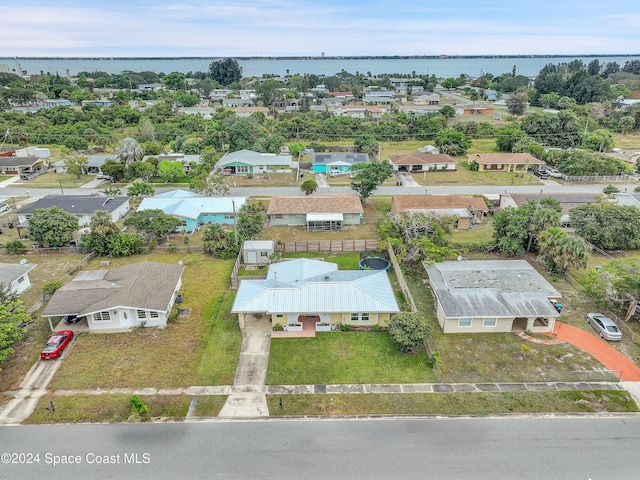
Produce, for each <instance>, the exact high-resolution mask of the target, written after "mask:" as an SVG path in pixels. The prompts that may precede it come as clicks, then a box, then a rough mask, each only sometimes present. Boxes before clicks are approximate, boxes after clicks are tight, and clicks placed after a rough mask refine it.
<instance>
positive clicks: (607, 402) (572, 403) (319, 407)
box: [267, 390, 638, 416]
mask: <svg viewBox="0 0 640 480" xmlns="http://www.w3.org/2000/svg"><path fill="white" fill-rule="evenodd" d="M625 396H626V392H625V391H620V390H593V391H591V390H590V391H560V392H558V391H548V392H502V393H426V394H425V393H404V394H376V393H364V394H331V395H286V396H284V395H282V396H277V395H273V396H267V404H268V406H269V413H270V415H271V416H282V415H416V414H418V415H499V414H509V413H523V414H527V413H595V412H602V411H605V412H637V411H638V407H637V405H636V403H635V402H634V401H630V402H627V400H626V398H625ZM280 398H282V407H283V408H282V410H281V409H280V405H279V401H280Z"/></svg>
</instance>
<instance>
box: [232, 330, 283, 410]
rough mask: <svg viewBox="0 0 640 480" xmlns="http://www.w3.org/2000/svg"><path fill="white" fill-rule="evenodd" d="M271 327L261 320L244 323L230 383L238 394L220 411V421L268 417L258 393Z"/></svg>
mask: <svg viewBox="0 0 640 480" xmlns="http://www.w3.org/2000/svg"><path fill="white" fill-rule="evenodd" d="M270 348H271V324H270V323H269V322H268V321H266V320H265V319H261V320H253V321H249V320H247V321H245V327H244V329H243V330H242V348H241V350H240V358H239V359H238V367H237V368H236V376H235V378H234V381H233V384H234V386H236V387H240V389H241V390H242V393H241V394H232V395H229V397H228V398H227V401H226V403H225V404H224V406H223V407H222V410H221V411H220V414H219V417H222V418H256V417H268V416H269V408H268V407H267V398H266V396H265V395H264V394H263V393H261V392H262V391H263V389H262V388H261V387H263V386H264V384H265V381H266V379H267V368H268V366H269V350H270Z"/></svg>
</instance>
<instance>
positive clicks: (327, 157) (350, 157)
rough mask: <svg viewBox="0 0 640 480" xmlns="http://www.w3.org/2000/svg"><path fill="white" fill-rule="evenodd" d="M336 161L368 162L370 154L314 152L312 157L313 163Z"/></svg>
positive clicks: (326, 163)
mask: <svg viewBox="0 0 640 480" xmlns="http://www.w3.org/2000/svg"><path fill="white" fill-rule="evenodd" d="M335 162H343V163H347V164H349V165H353V164H355V163H368V162H369V155H367V154H366V153H314V154H313V155H312V157H311V163H312V164H313V165H330V164H332V163H335Z"/></svg>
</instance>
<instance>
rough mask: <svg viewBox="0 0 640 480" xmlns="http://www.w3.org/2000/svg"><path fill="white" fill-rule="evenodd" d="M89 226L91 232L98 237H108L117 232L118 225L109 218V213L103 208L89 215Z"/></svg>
mask: <svg viewBox="0 0 640 480" xmlns="http://www.w3.org/2000/svg"><path fill="white" fill-rule="evenodd" d="M89 228H91V233H92V234H93V235H96V236H98V237H108V236H109V235H112V234H114V233H117V232H118V227H117V226H116V224H115V223H113V220H111V215H109V213H108V212H106V211H104V210H98V211H97V212H96V213H94V214H93V215H92V216H91V223H90V224H89Z"/></svg>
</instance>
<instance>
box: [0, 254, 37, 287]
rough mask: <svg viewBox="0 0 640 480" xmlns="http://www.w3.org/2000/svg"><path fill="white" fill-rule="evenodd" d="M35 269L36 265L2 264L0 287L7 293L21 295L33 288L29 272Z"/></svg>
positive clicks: (0, 265) (0, 268) (0, 264)
mask: <svg viewBox="0 0 640 480" xmlns="http://www.w3.org/2000/svg"><path fill="white" fill-rule="evenodd" d="M23 261H24V260H23ZM34 268H36V265H35V264H34V263H0V285H2V286H3V287H4V288H5V289H6V290H5V291H7V292H11V293H14V294H16V295H20V294H21V293H22V292H24V291H25V290H26V289H27V288H29V287H30V286H31V280H30V279H29V272H30V271H31V270H33V269H34Z"/></svg>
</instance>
